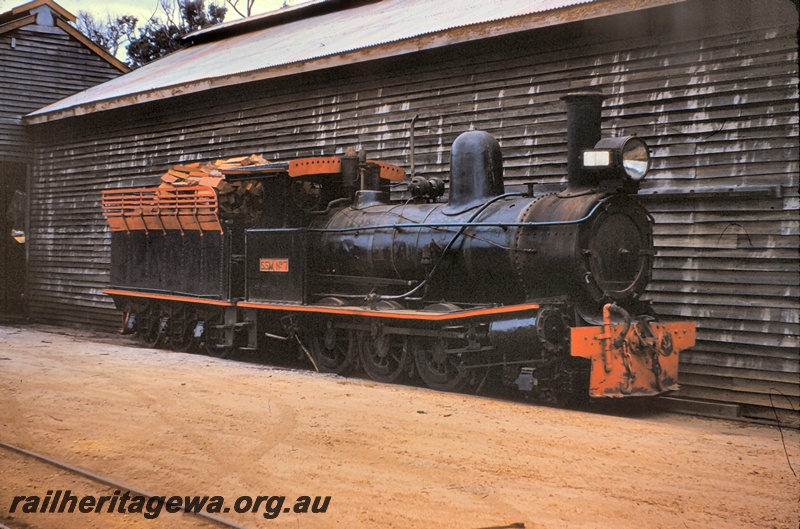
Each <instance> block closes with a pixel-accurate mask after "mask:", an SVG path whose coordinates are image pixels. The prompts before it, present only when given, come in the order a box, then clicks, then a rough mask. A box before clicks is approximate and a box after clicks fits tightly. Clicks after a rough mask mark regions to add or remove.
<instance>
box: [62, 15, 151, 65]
mask: <svg viewBox="0 0 800 529" xmlns="http://www.w3.org/2000/svg"><path fill="white" fill-rule="evenodd" d="M137 22H138V20H137V18H136V17H134V16H131V15H124V16H121V17H117V18H115V19H114V20H111V15H107V18H106V20H105V21H98V20H95V18H94V16H93V15H92V14H91V13H89V12H88V11H78V16H77V20H76V21H75V25H76V26H77V28H78V30H79V31H80V32H81V33H83V34H84V35H86V36H87V37H89V40H91V41H92V42H94V43H95V44H97V45H98V46H100V47H101V48H103V49H105V50H106V51H108V53H110V54H111V55H115V56H116V55H117V52H118V51H119V48H120V47H121V46H122V45H123V44H124V43H125V42H126V41H127V40H128V37H129V35H131V34H132V33H133V30H134V28H135V27H136V23H137Z"/></svg>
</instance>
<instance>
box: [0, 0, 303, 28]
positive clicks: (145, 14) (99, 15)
mask: <svg viewBox="0 0 800 529" xmlns="http://www.w3.org/2000/svg"><path fill="white" fill-rule="evenodd" d="M27 1H28V0H4V1H2V2H0V12H1V11H6V10H9V9H12V8H13V7H15V6H17V5H21V4H24V3H26V2H27ZM301 1H302V0H290V1H289V5H296V4H299V3H301ZM55 2H56V3H57V4H59V5H60V6H61V7H63V8H64V9H66V10H67V11H69V12H70V13H72V14H73V15H77V14H78V11H88V12H89V13H91V14H92V15H94V17H95V19H100V20H105V18H106V14H110V15H111V17H112V18H115V17H117V16H121V15H133V16H135V17H136V18H138V19H139V23H140V25H143V23H144V22H145V21H146V20H147V19H149V18H150V16H151V15H152V14H153V13H154V12H155V11H156V8H158V5H159V0H55ZM223 2H224V0H217V2H216V3H218V4H221V3H223ZM245 2H246V0H239V4H240V6H243V5H244V4H245ZM209 3H211V2H210V0H206V5H208V4H209ZM281 5H283V0H255V3H254V4H253V14H258V13H264V12H267V11H274V10H275V9H279V8H280V7H281ZM239 9H240V10H241V11H244V8H242V7H240V8H239ZM159 11H160V10H159ZM238 18H240V17H239V16H238V15H236V12H235V11H234V10H233V9H231V8H230V6H228V13H227V14H226V16H225V21H226V22H229V21H231V20H236V19H238Z"/></svg>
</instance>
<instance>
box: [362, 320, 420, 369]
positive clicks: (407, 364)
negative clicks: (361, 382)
mask: <svg viewBox="0 0 800 529" xmlns="http://www.w3.org/2000/svg"><path fill="white" fill-rule="evenodd" d="M358 342H359V343H358V346H359V347H358V353H359V358H360V359H361V366H362V367H363V368H364V371H365V372H366V373H367V375H369V378H371V379H372V380H375V381H377V382H397V381H398V380H401V379H402V378H403V377H405V376H406V375H408V374H409V373H410V372H411V369H412V366H413V364H414V357H413V355H412V354H411V350H410V347H409V343H408V342H409V341H408V338H407V337H405V336H401V335H398V334H385V333H384V332H383V331H381V330H380V329H375V332H370V333H361V334H360V335H359V340H358Z"/></svg>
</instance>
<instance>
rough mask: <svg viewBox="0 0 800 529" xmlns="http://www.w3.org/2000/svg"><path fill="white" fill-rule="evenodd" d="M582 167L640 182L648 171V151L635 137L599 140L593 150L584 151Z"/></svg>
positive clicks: (644, 144)
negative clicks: (608, 172)
mask: <svg viewBox="0 0 800 529" xmlns="http://www.w3.org/2000/svg"><path fill="white" fill-rule="evenodd" d="M583 166H584V167H585V168H587V169H598V170H604V171H605V170H609V171H610V172H611V174H612V175H613V176H615V177H624V178H628V179H630V180H633V181H634V182H640V181H642V180H643V179H644V177H645V175H647V171H648V170H649V169H650V150H649V149H648V148H647V144H646V143H645V142H644V141H642V140H641V139H639V138H637V137H636V136H626V137H624V138H607V139H603V140H600V141H599V142H597V144H596V145H595V146H594V149H591V150H588V151H584V153H583Z"/></svg>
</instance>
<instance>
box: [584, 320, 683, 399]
mask: <svg viewBox="0 0 800 529" xmlns="http://www.w3.org/2000/svg"><path fill="white" fill-rule="evenodd" d="M624 327H625V326H624V325H606V326H604V327H575V328H573V329H572V330H571V339H572V353H571V354H572V356H577V357H582V358H588V359H590V360H591V361H592V370H591V379H590V383H589V394H590V396H592V397H629V396H653V395H659V394H662V393H665V392H667V391H674V390H677V389H678V358H679V356H680V352H681V351H684V350H686V349H688V348H690V347H692V346H694V344H695V323H694V322H677V323H650V324H648V325H646V327H647V328H642V326H641V324H639V323H638V322H634V323H632V324H631V326H630V329H629V330H628V332H627V334H626V335H625V340H624V342H623V343H622V345H621V346H619V347H615V346H614V342H615V341H616V339H617V338H618V337H619V334H620V332H621V331H623V329H624ZM648 329H649V331H648Z"/></svg>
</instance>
